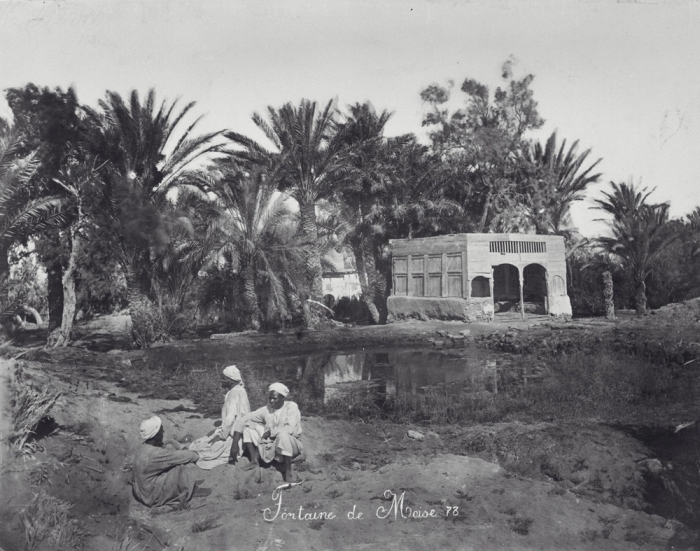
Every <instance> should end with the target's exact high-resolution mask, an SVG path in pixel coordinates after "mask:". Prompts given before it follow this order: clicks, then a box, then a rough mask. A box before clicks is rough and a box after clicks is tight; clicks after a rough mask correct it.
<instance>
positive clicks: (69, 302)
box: [50, 219, 80, 348]
mask: <svg viewBox="0 0 700 551" xmlns="http://www.w3.org/2000/svg"><path fill="white" fill-rule="evenodd" d="M78 223H80V219H79V221H78ZM70 240H71V249H70V256H69V257H68V267H67V268H66V269H65V271H64V272H63V277H62V281H61V283H62V288H63V314H62V316H61V328H60V329H59V331H58V332H57V334H56V335H55V338H52V339H51V340H52V341H53V342H51V343H50V345H51V346H53V347H54V348H57V347H59V346H60V347H66V346H68V345H69V344H70V338H71V333H72V332H73V321H74V320H75V310H76V305H77V298H76V296H75V275H76V271H77V269H78V254H79V253H80V238H79V237H78V228H77V223H76V224H74V225H72V226H71V228H70Z"/></svg>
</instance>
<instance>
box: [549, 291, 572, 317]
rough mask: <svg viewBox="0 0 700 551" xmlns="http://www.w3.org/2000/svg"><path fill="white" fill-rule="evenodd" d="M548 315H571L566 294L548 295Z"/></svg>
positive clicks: (569, 302)
mask: <svg viewBox="0 0 700 551" xmlns="http://www.w3.org/2000/svg"><path fill="white" fill-rule="evenodd" d="M549 315H550V316H554V317H566V318H570V317H571V300H569V297H568V296H567V295H564V296H558V297H557V296H550V297H549Z"/></svg>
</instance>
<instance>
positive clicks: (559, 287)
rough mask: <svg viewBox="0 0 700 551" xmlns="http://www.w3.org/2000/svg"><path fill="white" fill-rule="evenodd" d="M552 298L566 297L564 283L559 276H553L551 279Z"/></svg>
mask: <svg viewBox="0 0 700 551" xmlns="http://www.w3.org/2000/svg"><path fill="white" fill-rule="evenodd" d="M552 296H555V297H565V296H566V283H565V282H564V279H563V278H562V277H561V276H559V275H555V276H554V277H553V278H552Z"/></svg>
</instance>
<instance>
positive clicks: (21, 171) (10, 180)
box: [0, 119, 63, 302]
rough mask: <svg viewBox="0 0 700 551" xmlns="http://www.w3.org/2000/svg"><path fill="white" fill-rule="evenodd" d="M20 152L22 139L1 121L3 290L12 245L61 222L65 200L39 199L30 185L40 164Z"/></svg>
mask: <svg viewBox="0 0 700 551" xmlns="http://www.w3.org/2000/svg"><path fill="white" fill-rule="evenodd" d="M20 149H21V140H20V138H19V136H18V135H16V134H15V133H14V132H13V131H12V129H11V128H10V127H9V125H8V124H7V123H6V122H5V121H4V120H2V119H0V286H1V287H2V288H4V289H6V288H7V286H6V283H7V278H8V277H9V272H10V264H9V258H8V254H9V251H10V248H11V247H12V245H14V244H15V243H17V242H18V241H20V240H21V239H24V238H26V237H28V236H29V235H31V234H32V233H35V232H38V231H40V230H42V229H44V228H47V227H49V226H53V225H57V224H60V223H61V222H62V213H61V206H62V203H63V201H62V199H61V198H60V197H55V196H44V197H42V196H37V195H36V190H35V191H34V193H32V190H31V189H30V188H29V186H28V183H29V181H30V180H31V179H32V177H33V176H34V175H35V174H36V171H37V169H38V168H39V163H38V161H37V159H36V157H35V155H34V154H33V153H30V154H29V155H21V154H19V151H20ZM2 294H3V295H4V294H5V293H4V292H3V293H2ZM4 298H6V297H4ZM3 302H5V301H3Z"/></svg>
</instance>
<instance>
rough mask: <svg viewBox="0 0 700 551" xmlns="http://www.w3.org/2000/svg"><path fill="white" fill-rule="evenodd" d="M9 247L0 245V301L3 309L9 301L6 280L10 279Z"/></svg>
mask: <svg viewBox="0 0 700 551" xmlns="http://www.w3.org/2000/svg"><path fill="white" fill-rule="evenodd" d="M9 254H10V251H9V247H7V246H5V245H0V290H1V291H0V292H1V296H0V301H1V303H2V306H3V309H4V308H5V307H7V303H8V301H9V290H10V289H9V287H8V280H9V279H10V259H9Z"/></svg>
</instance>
